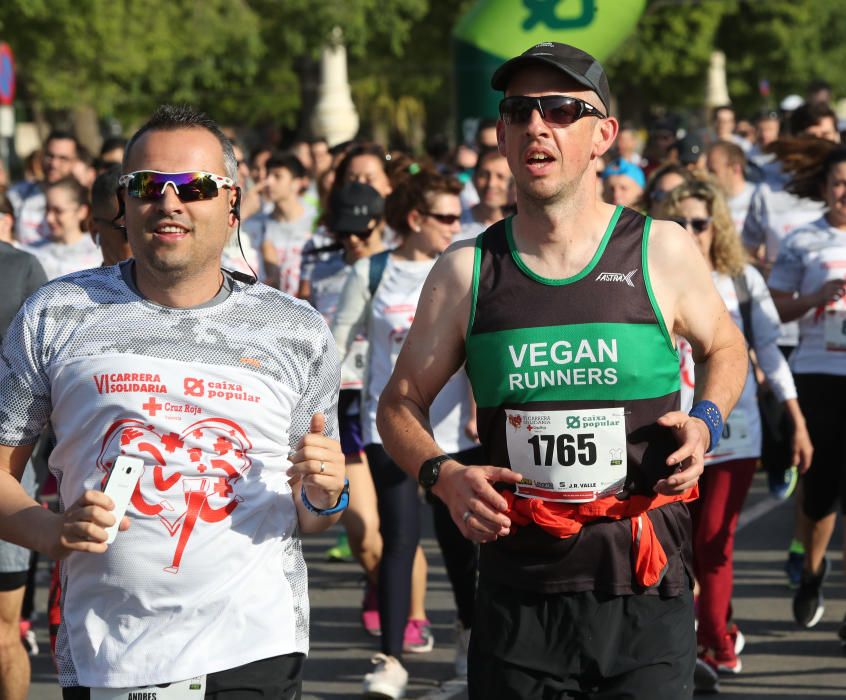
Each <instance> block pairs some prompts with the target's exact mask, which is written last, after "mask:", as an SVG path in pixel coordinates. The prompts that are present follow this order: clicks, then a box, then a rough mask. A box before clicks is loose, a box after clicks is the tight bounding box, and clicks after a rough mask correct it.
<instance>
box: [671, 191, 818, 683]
mask: <svg viewBox="0 0 846 700" xmlns="http://www.w3.org/2000/svg"><path fill="white" fill-rule="evenodd" d="M664 214H665V216H666V217H667V218H670V219H672V220H673V221H675V222H677V223H678V224H679V225H680V226H682V227H684V228H685V229H686V230H687V231H688V233H689V234H690V235H691V236H692V237H693V240H694V241H695V243H696V245H697V247H698V248H699V251H700V252H701V253H702V257H703V258H704V259H705V262H706V264H707V265H708V267H709V269H710V270H711V276H712V278H713V280H714V285H715V286H716V288H717V291H719V292H720V296H721V297H722V298H723V301H724V302H725V304H726V308H727V309H728V311H729V313H730V314H731V316H732V318H733V320H734V322H735V323H736V324H737V325H738V327H740V329H741V330H743V332H744V335H745V336H746V340H747V343H748V344H749V346H750V348H751V349H753V350H754V351H755V355H756V357H757V361H758V365H759V367H760V368H761V369H762V370H763V372H764V374H765V375H766V377H767V381H768V382H769V384H770V386H771V387H772V389H773V392H774V393H775V395H776V397H777V398H778V400H779V401H781V402H783V403H784V406H785V409H786V411H787V413H788V415H789V416H790V418H791V422H792V425H793V461H792V464H797V465H798V466H799V470H800V472H804V471H807V469H808V467H809V466H810V463H811V454H812V453H813V449H812V447H811V442H810V438H809V437H808V431H807V428H806V427H805V419H804V417H803V416H802V411H801V410H800V409H799V402H798V401H797V399H796V388H795V386H794V384H793V377H792V375H791V373H790V368H789V367H788V365H787V360H785V359H784V355H782V354H781V352H780V351H779V349H778V345H777V341H778V337H779V318H778V312H777V311H776V309H775V305H774V304H773V300H772V298H771V297H770V294H769V292H768V291H767V285H766V283H765V282H764V279H763V277H761V274H760V273H759V272H758V271H757V270H756V269H755V268H754V267H752V266H751V265H749V264H747V263H746V255H745V253H744V250H743V246H742V244H741V242H740V238H739V236H738V235H737V231H736V230H735V228H734V225H733V224H732V220H731V214H730V212H729V209H728V206H727V204H726V201H725V199H724V198H723V195H722V194H721V193H720V192H719V190H717V188H716V187H715V186H714V185H712V184H710V183H708V182H703V181H694V182H691V183H688V184H685V185H681V186H679V187H677V188H676V189H674V190H672V191H671V192H670V194H669V196H668V198H667V200H666V205H665V208H664ZM682 347H684V348H687V353H686V357H685V356H682V361H683V374H685V373H686V374H687V376H688V377H690V378H692V377H693V359H692V357H691V355H690V346H689V345H688V344H686V343H685V344H684V345H682V344H680V355H682V352H681V348H682ZM691 389H692V387H691ZM691 398H692V397H691ZM760 456H761V418H760V413H759V411H758V403H757V382H756V380H755V373H754V370H753V367H752V364H751V363H750V364H749V369H748V372H747V377H746V384H745V385H744V387H743V393H742V394H741V397H740V400H739V401H738V402H737V405H736V406H735V408H734V410H733V411H732V412H731V414H730V415H729V416H728V418H727V419H726V423H725V428H724V430H723V437H722V439H721V440H720V443H719V445H718V447H717V449H716V450H715V451H713V452H711V453H709V454H707V455H706V456H705V472H704V473H703V474H702V476H701V477H700V479H699V494H700V497H699V500H698V501H694V502H693V503H691V504H690V511H691V515H692V518H693V555H694V556H693V561H694V571H695V572H696V579H697V581H698V583H699V599H698V604H697V617H698V620H699V626H698V630H697V641H698V645H699V663H698V671H699V673H698V674H697V676H696V678H697V681H698V687H699V688H700V689H702V690H708V689H713V688H714V686H716V683H717V674H722V673H725V674H735V673H740V670H741V661H740V657H739V656H738V655H739V654H740V651H741V650H742V648H743V645H744V641H743V635H742V634H741V633H740V630H739V629H738V627H737V625H736V624H729V623H728V621H729V620H730V618H731V591H732V578H733V567H732V557H733V553H734V533H735V529H736V528H737V519H738V516H739V515H740V509H741V507H742V506H743V501H744V500H745V498H746V494H747V493H748V491H749V487H750V486H751V484H752V477H753V475H754V474H755V468H756V466H757V461H758V459H759V458H760Z"/></svg>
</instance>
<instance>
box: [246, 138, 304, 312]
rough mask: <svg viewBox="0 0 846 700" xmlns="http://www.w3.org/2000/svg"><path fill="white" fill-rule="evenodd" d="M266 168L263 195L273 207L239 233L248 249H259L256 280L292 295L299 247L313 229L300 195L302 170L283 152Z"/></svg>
mask: <svg viewBox="0 0 846 700" xmlns="http://www.w3.org/2000/svg"><path fill="white" fill-rule="evenodd" d="M266 167H267V176H266V177H265V179H264V189H263V194H264V196H265V197H266V199H267V201H269V202H272V204H273V209H272V211H270V212H268V213H259V214H256V215H255V216H253V217H251V218H250V219H248V220H247V221H245V222H244V224H243V226H242V233H243V234H246V236H247V238H248V239H249V241H250V244H249V245H250V247H251V248H253V249H257V248H258V249H260V250H261V257H262V267H263V270H262V271H259V277H260V279H264V280H265V281H266V283H267V284H269V285H270V286H271V287H276V288H277V289H280V290H281V291H283V292H286V293H288V294H290V295H291V296H295V295H296V294H297V290H298V289H299V287H300V267H301V264H302V250H303V246H304V245H305V243H306V241H308V239H309V238H311V234H312V231H313V229H314V212H313V211H310V210H309V209H307V208H306V207H305V206H304V205H303V202H302V200H301V197H300V194H301V192H302V189H303V178H305V177H306V171H305V168H304V167H303V165H302V163H300V161H299V160H298V159H297V157H296V156H294V155H291V154H285V153H274V154H273V155H272V156H271V157H270V158H269V159H268V160H267V164H266ZM262 275H263V277H262Z"/></svg>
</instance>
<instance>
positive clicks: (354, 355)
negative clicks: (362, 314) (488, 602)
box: [300, 182, 426, 636]
mask: <svg viewBox="0 0 846 700" xmlns="http://www.w3.org/2000/svg"><path fill="white" fill-rule="evenodd" d="M384 208H385V200H384V199H383V198H382V196H381V195H380V194H379V193H378V192H377V191H376V190H374V189H373V188H372V187H370V185H365V184H364V183H361V182H348V183H346V184H341V185H340V186H339V187H338V188H336V189H334V190H333V192H332V196H331V197H330V198H329V206H328V209H327V212H326V222H327V224H328V225H329V226H330V227H331V230H332V233H329V232H328V231H324V233H323V234H320V233H317V234H315V236H314V237H313V238H312V239H311V240H310V241H308V243H306V245H305V247H304V248H303V272H302V277H301V279H300V297H301V298H303V299H306V300H308V301H309V302H310V303H311V305H312V306H314V308H316V309H317V310H318V311H319V312H320V313H321V314H322V315H323V318H324V319H326V322H327V323H328V324H330V326H331V325H332V324H334V322H335V315H336V312H337V310H338V302H339V299H340V296H341V291H342V289H343V287H344V283H345V282H346V280H347V277H348V276H349V273H350V271H351V269H352V266H353V264H354V263H355V262H356V261H358V260H361V259H363V258H366V257H368V256H370V255H373V254H375V253H379V252H381V251H382V250H383V248H384V246H383V243H382V231H383V229H384V227H385V220H384ZM349 333H350V334H351V335H352V336H353V338H352V341H351V343H350V345H349V349H348V350H347V349H346V348H345V350H346V352H345V354H344V358H343V362H342V364H341V392H340V394H339V396H338V426H339V430H340V435H341V448H342V449H343V451H344V457H345V459H346V464H347V477H348V478H349V480H350V506H349V508H347V510H346V511H345V512H344V515H343V516H342V517H341V523H342V524H343V526H344V529H345V537H346V541H347V542H348V546H349V548H350V550H351V553H352V555H353V556H354V557H355V558H356V559H357V560H358V562H359V563H360V564H361V567H362V568H363V569H364V573H365V576H366V579H367V581H366V584H365V593H364V601H363V603H362V610H361V621H362V624H363V625H364V629H365V631H366V632H368V634H372V635H373V636H379V635H380V634H381V620H380V616H379V605H378V600H377V594H376V591H377V583H378V580H379V560H380V559H381V557H382V536H381V534H380V533H379V515H378V511H377V507H376V490H375V488H374V486H373V478H372V477H371V476H370V469H369V467H368V464H367V457H366V455H365V453H364V440H363V438H362V434H361V392H362V388H363V385H364V373H365V368H366V364H367V352H368V348H367V332H366V329H365V328H364V325H363V324H361V326H360V327H357V328H353V329H351V330H350V331H349ZM342 546H343V541H342V542H341V543H340V544H336V546H335V548H334V549H338V548H340V547H342ZM331 556H333V557H334V556H338V555H337V554H334V553H333V554H331ZM415 566H416V567H417V568H418V571H417V576H416V577H415V581H414V583H413V584H412V604H411V609H410V612H411V614H410V617H416V618H417V619H422V618H425V617H426V613H425V608H424V607H423V601H424V599H425V589H426V559H425V557H424V555H423V550H422V549H418V555H417V556H416V557H415ZM415 584H417V586H418V587H419V588H421V589H422V590H419V591H415V590H414V588H415ZM415 593H416V595H415ZM415 601H416V605H417V609H415Z"/></svg>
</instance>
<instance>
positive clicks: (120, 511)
mask: <svg viewBox="0 0 846 700" xmlns="http://www.w3.org/2000/svg"><path fill="white" fill-rule="evenodd" d="M143 472H144V460H143V459H139V458H138V457H127V456H125V455H120V456H119V457H118V458H117V459H116V460H115V463H114V465H113V466H112V471H111V472H109V478H108V479H107V480H106V485H105V486H104V487H103V493H105V494H106V495H107V496H108V497H109V498H111V499H112V501H114V504H115V509H114V510H113V511H112V515H114V516H115V524H114V525H112V526H111V527H107V528H106V532H107V533H108V535H109V537H108V539H107V540H106V544H111V543H112V542H114V541H115V537H117V534H118V527H120V521H121V520H122V519H123V516H124V515H125V514H126V508H127V506H128V505H129V499H130V498H132V492H133V491H134V490H135V484H137V483H138V479H140V478H141V474H142V473H143Z"/></svg>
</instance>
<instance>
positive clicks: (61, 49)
mask: <svg viewBox="0 0 846 700" xmlns="http://www.w3.org/2000/svg"><path fill="white" fill-rule="evenodd" d="M0 36H3V37H4V38H5V40H6V41H8V42H9V43H10V44H11V46H12V48H13V50H14V51H15V55H16V62H17V67H18V73H19V83H20V84H21V86H22V88H23V93H24V95H26V96H27V97H28V98H29V99H30V100H31V101H32V102H33V103H36V104H40V105H41V106H43V107H45V108H47V109H67V108H73V107H75V106H78V105H80V104H85V105H89V106H91V107H93V108H94V109H95V110H96V112H97V113H99V114H101V115H112V114H114V115H118V116H120V117H121V119H122V120H123V121H125V122H132V121H134V120H137V119H138V118H140V117H141V116H143V115H145V114H147V113H149V111H150V110H151V109H152V108H153V107H154V106H155V105H157V104H159V103H160V102H164V101H190V102H195V103H198V104H200V105H202V106H208V105H210V104H212V103H216V101H217V97H218V96H219V95H220V94H221V93H224V92H225V90H221V88H222V87H223V86H226V85H228V84H234V83H237V82H238V81H242V80H243V81H248V82H249V81H251V80H254V79H255V77H256V75H257V71H258V58H259V56H260V55H261V52H262V46H261V43H260V41H259V38H258V18H257V16H256V15H255V13H254V12H253V11H252V10H251V9H250V8H249V7H248V5H247V4H246V2H244V1H243V0H204V1H203V2H201V3H199V2H198V3H194V2H173V1H170V2H168V1H159V0H147V1H146V2H143V3H138V2H129V1H119V2H115V1H114V0H81V1H80V0H3V2H2V3H0Z"/></svg>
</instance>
